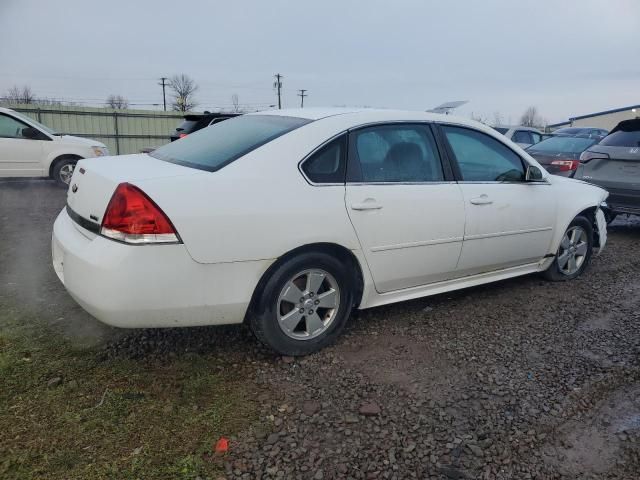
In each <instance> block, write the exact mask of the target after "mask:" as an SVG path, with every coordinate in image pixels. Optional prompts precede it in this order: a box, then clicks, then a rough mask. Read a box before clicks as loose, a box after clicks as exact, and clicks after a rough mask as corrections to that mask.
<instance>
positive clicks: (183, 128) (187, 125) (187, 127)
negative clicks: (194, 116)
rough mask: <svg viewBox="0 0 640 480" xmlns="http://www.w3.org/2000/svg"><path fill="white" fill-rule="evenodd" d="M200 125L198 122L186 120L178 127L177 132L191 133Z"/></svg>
mask: <svg viewBox="0 0 640 480" xmlns="http://www.w3.org/2000/svg"><path fill="white" fill-rule="evenodd" d="M197 124H198V120H185V121H184V122H182V123H181V124H180V125H178V126H177V127H176V132H180V133H191V130H193V129H194V128H195V126H196V125H197Z"/></svg>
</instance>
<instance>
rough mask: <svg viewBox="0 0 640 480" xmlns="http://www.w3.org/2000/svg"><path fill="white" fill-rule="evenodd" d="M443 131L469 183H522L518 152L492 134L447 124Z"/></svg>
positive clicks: (522, 174) (463, 177)
mask: <svg viewBox="0 0 640 480" xmlns="http://www.w3.org/2000/svg"><path fill="white" fill-rule="evenodd" d="M442 130H443V131H444V134H445V136H446V138H447V141H448V142H449V145H450V146H451V150H452V151H453V154H454V156H455V159H456V161H457V163H458V167H459V168H460V173H461V174H462V180H464V181H467V182H518V181H523V180H524V166H523V164H522V160H521V159H520V157H519V156H518V155H516V153H515V152H514V151H513V150H511V149H510V148H508V147H507V146H506V145H504V144H503V143H501V142H499V141H498V140H496V139H495V138H493V137H490V136H489V135H487V134H485V133H482V132H478V131H476V130H472V129H470V128H462V127H453V126H449V125H443V126H442Z"/></svg>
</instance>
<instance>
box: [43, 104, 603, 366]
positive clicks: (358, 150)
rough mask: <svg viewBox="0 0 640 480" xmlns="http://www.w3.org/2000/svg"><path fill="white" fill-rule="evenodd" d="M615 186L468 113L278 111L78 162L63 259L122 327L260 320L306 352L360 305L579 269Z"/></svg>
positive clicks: (268, 333) (61, 245)
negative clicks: (581, 176) (589, 178)
mask: <svg viewBox="0 0 640 480" xmlns="http://www.w3.org/2000/svg"><path fill="white" fill-rule="evenodd" d="M606 196H607V193H606V192H605V191H604V190H602V189H600V188H597V187H595V186H591V185H588V184H586V183H582V182H578V181H574V180H570V179H566V178H562V177H555V176H551V175H548V174H547V173H546V172H544V170H543V169H542V168H541V167H540V166H539V165H538V164H537V163H536V161H535V160H533V159H532V158H531V157H530V156H529V155H528V154H527V153H526V152H524V151H523V150H522V149H520V148H519V147H518V146H517V145H516V144H514V143H512V142H511V141H509V140H507V139H506V138H505V137H504V136H502V135H500V134H499V133H498V132H496V131H494V130H492V129H491V128H488V127H485V126H483V125H481V124H479V123H476V122H472V121H469V120H465V119H460V118H455V117H451V116H443V115H438V114H429V113H421V112H402V111H385V110H336V109H329V110H314V109H304V110H279V111H274V112H267V113H257V114H250V115H244V116H241V117H237V118H234V119H231V120H227V121H225V122H222V123H219V124H217V125H214V126H211V127H208V128H206V129H204V130H201V131H199V132H196V133H194V134H192V135H189V136H188V137H186V138H184V139H182V140H178V141H176V142H173V143H171V144H169V145H165V146H164V147H161V148H159V149H157V150H155V151H154V152H153V153H151V154H150V155H147V154H140V155H129V156H119V157H105V158H98V159H87V160H81V161H80V162H78V165H77V168H76V169H75V171H74V173H73V177H72V179H71V182H70V188H69V192H68V197H67V205H66V208H65V209H64V210H63V211H62V212H61V213H60V215H59V216H58V218H57V220H56V222H55V225H54V230H53V247H52V248H53V265H54V268H55V271H56V273H57V274H58V276H59V277H60V280H61V281H62V282H63V283H64V285H65V287H66V288H67V290H68V291H69V293H70V294H71V295H72V296H73V298H74V299H76V301H77V302H78V303H79V304H80V305H82V306H83V307H84V308H85V309H86V310H87V311H88V312H89V313H91V314H92V315H93V316H95V317H96V318H97V319H99V320H101V321H103V322H105V323H108V324H110V325H115V326H118V327H127V328H138V327H177V326H193V325H218V324H231V323H242V322H247V323H248V324H249V325H250V326H251V328H252V329H253V331H254V332H255V334H256V336H257V337H258V339H260V340H261V341H263V342H264V343H266V344H267V345H269V346H270V347H271V348H273V349H274V350H276V351H277V352H279V353H282V354H288V355H304V354H308V353H310V352H313V351H315V350H318V349H319V348H322V347H324V346H326V345H327V344H329V343H330V342H332V341H333V340H334V339H335V338H336V337H337V336H338V335H339V334H340V332H341V330H342V329H343V327H344V325H345V323H346V321H347V319H348V318H349V315H350V313H351V311H352V309H353V308H360V309H364V308H370V307H375V306H378V305H384V304H387V303H392V302H398V301H402V300H408V299H412V298H418V297H423V296H427V295H433V294H437V293H442V292H446V291H449V290H455V289H459V288H464V287H469V286H472V285H479V284H483V283H487V282H493V281H496V280H502V279H506V278H510V277H515V276H517V275H525V274H530V273H534V272H544V275H545V276H546V277H547V278H548V279H550V280H556V281H557V280H569V279H572V278H575V277H577V276H578V275H580V274H581V273H582V272H583V271H584V269H585V268H586V267H587V265H588V263H589V260H590V257H591V256H592V254H594V253H596V252H598V251H599V250H601V249H602V248H603V247H604V243H605V241H606V226H605V222H604V216H603V214H602V211H601V210H600V206H601V205H602V204H603V202H604V201H605V199H606ZM471 327H472V326H470V328H471Z"/></svg>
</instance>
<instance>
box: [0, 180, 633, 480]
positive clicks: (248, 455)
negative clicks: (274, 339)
mask: <svg viewBox="0 0 640 480" xmlns="http://www.w3.org/2000/svg"><path fill="white" fill-rule="evenodd" d="M63 205H64V192H63V191H62V190H60V189H57V188H56V187H55V186H53V185H52V184H51V183H50V182H46V181H33V182H24V181H20V182H17V181H16V182H1V183H0V333H6V334H7V336H6V337H0V349H3V348H6V346H7V345H8V346H10V344H11V341H12V340H11V338H13V337H12V336H11V335H10V332H11V331H14V330H15V329H16V328H20V326H22V325H26V324H28V323H32V324H33V325H43V326H46V328H47V329H50V331H51V332H52V333H51V336H52V337H53V338H57V339H60V341H61V342H63V345H64V348H65V349H67V350H68V351H69V353H68V357H67V358H68V359H69V361H72V360H73V359H74V358H76V359H77V358H83V359H88V360H87V361H91V362H93V364H94V365H95V368H98V369H100V368H102V369H103V370H102V371H104V370H107V371H108V370H109V369H110V368H111V367H110V366H111V365H114V363H110V362H127V365H128V366H129V368H133V369H140V370H143V371H152V372H156V371H159V369H161V371H162V372H164V373H163V374H164V375H165V380H167V385H166V388H167V389H169V390H170V389H171V388H178V387H176V385H178V384H179V383H180V382H186V381H188V377H189V375H190V370H189V369H190V368H191V365H192V364H193V369H194V372H197V373H198V375H201V374H202V365H203V363H202V362H205V363H204V364H205V365H206V366H207V368H209V365H215V368H216V369H217V370H219V371H220V372H226V376H223V377H220V379H219V381H224V382H227V383H224V384H222V383H216V384H212V385H211V386H210V387H207V386H206V385H209V384H206V385H205V387H201V391H200V393H201V394H204V395H205V396H206V393H207V391H206V388H211V389H212V390H211V391H210V393H212V394H213V393H214V392H213V389H223V390H225V391H226V392H228V396H227V397H226V398H228V399H229V401H228V402H227V404H226V405H227V406H228V407H229V408H230V409H232V410H234V409H238V411H240V410H241V409H239V407H238V403H240V402H243V400H242V399H246V402H248V403H250V404H251V405H252V407H251V409H250V412H249V413H247V414H246V419H245V420H246V421H244V422H238V421H234V422H233V424H232V426H231V424H229V425H227V424H226V423H225V421H226V420H225V421H223V422H222V424H220V425H218V424H216V425H217V426H216V428H217V430H216V432H215V438H217V437H218V435H219V434H220V433H222V434H226V435H227V436H228V437H229V438H230V440H231V441H230V445H229V451H228V453H227V454H226V455H225V456H221V457H212V456H211V452H207V451H204V450H202V448H201V447H198V448H195V447H193V448H192V447H191V446H189V447H188V448H189V449H192V450H193V451H190V452H187V453H189V457H188V458H189V459H191V460H190V462H191V463H190V464H189V465H191V467H189V468H187V469H186V470H185V468H186V467H184V468H182V470H180V469H178V470H170V469H169V465H170V464H172V460H173V459H171V458H165V460H164V461H165V462H166V464H165V463H162V460H158V459H157V458H156V459H155V460H154V462H156V463H154V465H155V467H154V470H153V471H151V470H146V471H145V470H142V473H137V474H136V475H135V476H131V478H136V477H137V478H192V479H196V478H200V479H204V478H214V479H217V478H229V479H231V478H246V479H256V478H262V479H266V478H282V479H297V478H301V479H307V478H309V479H316V480H319V479H333V478H353V479H406V478H419V479H424V478H434V479H436V478H438V479H465V478H468V479H472V478H479V479H529V478H536V479H546V478H565V479H589V478H592V479H604V478H612V479H613V478H616V479H637V478H640V443H639V440H640V361H639V357H640V321H639V320H640V313H639V309H638V307H639V306H640V296H639V294H640V268H639V267H640V222H639V221H637V220H633V219H631V220H629V219H619V220H617V221H616V222H615V223H614V225H613V226H612V227H611V229H610V232H609V243H608V246H607V249H606V250H605V252H604V253H603V254H602V255H601V256H600V257H597V258H595V259H594V261H593V262H592V264H591V266H590V268H589V269H588V270H587V272H586V273H585V274H584V275H583V276H582V277H581V278H579V279H577V280H575V281H572V282H567V283H562V284H552V283H547V282H545V281H543V280H542V279H541V278H540V277H538V276H527V277H523V278H519V279H514V280H509V281H504V282H500V283H497V284H492V285H488V286H483V287H478V288H473V289H468V290H463V291H458V292H455V293H450V294H444V295H439V296H436V297H430V298H425V299H420V300H415V301H411V302H406V303H402V304H396V305H391V306H386V307H380V308H376V309H372V310H367V311H363V312H359V313H358V314H357V315H356V316H355V318H353V319H352V321H351V322H350V324H349V325H348V327H347V329H346V331H345V333H344V335H343V336H342V337H341V338H340V339H339V340H338V342H337V343H336V344H335V345H334V346H332V347H330V348H328V349H326V350H324V351H322V352H320V353H318V354H315V355H312V356H309V357H306V358H303V359H292V358H286V357H275V356H273V355H272V354H270V353H269V352H268V351H266V350H265V349H263V348H262V347H260V346H259V345H257V344H256V342H255V340H254V339H253V337H252V336H251V335H250V333H249V332H248V331H247V330H246V329H245V328H244V327H223V328H194V329H172V330H137V331H122V330H115V329H111V328H108V327H105V326H103V325H101V324H100V323H98V322H97V321H95V320H94V319H92V318H91V317H90V316H89V315H88V314H86V313H85V312H84V311H83V310H82V309H81V308H80V307H78V306H77V305H76V304H75V303H74V302H73V300H72V299H71V298H70V297H69V296H68V295H67V294H66V292H65V290H64V288H63V287H62V285H60V283H59V282H58V279H57V278H56V276H55V274H54V272H53V270H52V268H51V263H50V250H49V248H50V246H49V239H50V234H51V226H52V223H53V219H54V218H55V216H56V215H57V213H58V211H59V210H60V209H61V208H62V207H63ZM2 312H5V314H4V316H3V313H2ZM6 312H10V313H11V314H10V315H7V314H6ZM43 328H44V327H43ZM7 332H9V333H7ZM25 335H26V334H25ZM29 335H34V334H33V333H31V334H29ZM3 338H4V340H3ZM7 338H8V339H9V340H7ZM28 338H31V337H28ZM33 338H35V337H33ZM3 342H4V343H3ZM0 353H1V350H0ZM83 361H84V360H83ZM15 362H16V360H15V358H14V357H7V358H5V360H4V363H3V361H2V357H0V375H2V371H3V370H2V369H3V368H4V369H6V371H13V370H11V369H12V368H13V363H15ZM206 362H212V363H206ZM178 364H179V365H180V366H181V368H182V369H183V370H181V372H182V373H181V374H182V375H183V376H184V377H186V378H182V379H174V381H172V379H171V378H170V377H167V375H170V373H169V374H167V371H169V372H172V370H171V368H172V367H173V366H174V365H178ZM151 366H153V368H155V369H156V370H149V369H150V368H151ZM211 368H214V367H211ZM49 374H51V375H53V373H49V372H47V375H49ZM41 375H45V374H44V373H43V374H41ZM78 375H79V378H76V379H74V381H76V382H77V383H79V387H77V388H79V389H80V390H82V385H83V384H87V385H88V384H90V380H91V379H90V378H89V376H90V375H91V371H88V372H85V373H82V372H80V373H78ZM83 375H84V377H83ZM194 375H195V373H194ZM0 381H2V380H0ZM48 381H50V380H49V379H48V378H47V376H46V375H45V376H44V377H43V378H40V379H38V382H35V383H34V385H33V386H32V387H30V388H31V390H24V391H21V393H20V396H18V395H17V394H14V392H12V391H5V392H4V393H2V392H0V421H3V418H4V422H5V424H4V425H8V426H9V430H11V428H12V427H13V426H14V425H19V424H20V422H23V421H24V417H21V416H19V415H18V414H17V413H14V412H15V411H18V410H19V405H20V402H22V401H25V400H24V399H25V398H27V397H28V396H30V395H31V396H32V395H37V392H38V391H40V390H42V389H47V388H49V387H47V385H44V386H43V383H44V384H46V383H47V382H48ZM60 382H61V383H62V387H61V388H67V384H68V383H69V382H68V379H67V378H62V379H61V380H60ZM101 382H102V383H101V384H100V387H101V388H100V389H98V388H97V387H96V388H95V391H93V390H92V391H91V392H89V393H91V395H93V396H91V402H92V404H93V403H95V402H97V401H99V400H100V396H99V392H101V391H102V390H103V389H108V388H112V389H115V388H117V386H116V385H112V383H114V382H115V380H114V379H113V378H111V377H107V378H105V379H102V380H101ZM174 384H175V385H174ZM11 385H14V384H11ZM5 388H7V387H6V385H5ZM11 388H15V387H13V386H11ZM20 388H22V387H20ZM123 388H124V387H123ZM138 388H143V387H138ZM163 388H165V387H163ZM180 388H182V387H180ZM202 388H204V389H205V390H202ZM38 389H40V390H38ZM34 392H36V393H34ZM89 393H87V397H88V396H89ZM107 398H109V397H107ZM127 398H128V397H127ZM145 398H149V399H152V398H155V397H152V395H151V393H149V394H148V396H147V397H145ZM181 398H184V397H176V400H175V401H176V402H180V401H181V400H180V399H181ZM232 399H233V400H232ZM3 401H4V402H5V405H4V406H8V407H7V408H6V409H3V403H2V402H3ZM145 401H147V400H141V402H142V403H144V402H145ZM149 401H151V400H149ZM222 401H224V399H223V400H222ZM234 402H238V403H234ZM128 405H129V404H128V403H124V404H123V406H122V409H124V410H125V411H124V412H121V415H125V414H126V415H129V412H128V411H127V409H128V408H130V407H129V406H128ZM176 405H177V407H174V410H170V409H169V410H167V409H165V410H161V411H160V412H159V413H158V415H157V416H156V417H155V419H156V422H157V423H158V424H160V425H161V424H162V423H163V422H164V421H165V418H164V417H165V416H166V417H167V418H168V417H171V419H172V421H173V422H174V424H173V425H174V427H173V428H177V429H178V430H179V428H180V427H179V425H180V424H181V423H180V422H182V423H183V424H184V425H187V424H189V420H190V419H191V418H192V417H193V416H194V415H195V413H194V412H196V411H198V410H197V408H196V407H197V405H195V404H194V407H193V409H192V408H191V407H189V408H184V409H181V408H180V404H179V403H177V404H176ZM216 405H218V404H216ZM74 408H77V407H75V406H74V404H69V405H67V407H66V410H67V412H69V411H71V413H73V409H74ZM131 408H132V407H131ZM216 408H222V407H220V406H219V405H218V406H216ZM14 409H15V410H14ZM243 415H245V414H243ZM127 418H129V417H127ZM224 418H226V417H224ZM224 418H223V420H224ZM236 420H237V419H236ZM73 421H75V420H73V419H72V420H69V422H71V423H69V425H72V424H73V423H72V422H73ZM82 421H83V420H82V419H79V420H78V422H82ZM102 421H103V422H106V423H104V424H101V425H102V427H101V428H102V430H100V431H99V432H98V431H96V432H95V433H96V435H95V437H96V440H95V441H94V444H95V445H94V447H95V448H98V449H99V448H101V447H105V448H106V445H107V444H108V443H109V431H110V430H109V428H107V427H105V425H108V421H109V419H108V418H104V419H102ZM145 421H148V419H145ZM135 422H136V420H135V419H134V420H132V421H131V424H132V425H133V424H135ZM175 422H177V423H175ZM28 425H29V424H28ZM176 425H177V426H176ZM147 427H148V428H152V427H153V425H150V426H147ZM5 428H6V427H5ZM35 428H36V426H35V425H33V426H28V427H24V428H22V430H20V432H18V429H17V428H16V430H15V432H14V433H12V436H5V438H4V440H0V457H5V458H6V457H7V455H8V453H10V454H11V455H12V457H10V458H13V460H11V461H10V462H6V461H5V463H4V464H3V463H2V462H3V461H2V460H1V459H0V473H3V472H4V473H5V475H7V476H8V478H10V475H11V474H12V473H15V472H22V473H23V474H24V478H29V476H28V474H29V473H30V470H29V469H30V466H31V463H30V462H32V463H33V464H34V465H35V464H38V465H39V468H40V469H41V470H38V471H39V472H40V473H41V474H42V476H43V477H46V476H47V475H46V468H48V467H47V465H48V464H46V463H42V462H41V459H40V458H39V457H26V456H24V455H23V456H20V452H21V449H23V448H26V447H25V443H24V441H23V439H24V437H25V435H29V434H30V433H31V434H33V431H31V430H32V429H35ZM131 428H133V426H132V427H131ZM185 428H186V427H185ZM212 428H213V427H212ZM132 431H133V430H131V431H130V430H123V431H122V432H121V433H120V435H123V438H125V439H127V438H129V437H130V436H132V435H133V433H131V432H132ZM16 432H18V433H16ZM88 433H91V430H88ZM38 435H40V436H42V437H43V438H46V436H47V432H39V433H38ZM198 435H203V436H205V437H206V435H207V432H203V431H198ZM211 435H213V434H210V435H209V436H211ZM128 436H129V437H128ZM8 437H9V438H8ZM215 438H213V439H214V440H215ZM205 440H206V441H205ZM210 440H211V438H208V437H207V438H204V439H203V442H204V443H205V444H208V443H207V442H209V441H210ZM165 441H166V442H168V443H167V444H166V445H167V446H166V448H169V449H170V448H173V447H174V445H172V444H171V439H165ZM186 441H187V440H186V439H184V438H183V437H180V436H179V435H176V437H175V442H186ZM132 445H134V444H132ZM42 448H43V449H44V448H45V447H42ZM66 448H68V449H69V448H71V449H73V448H76V447H66ZM77 448H78V449H80V448H81V447H80V446H78V447H77ZM207 448H209V447H207ZM152 449H153V445H145V449H144V450H140V451H138V453H137V454H135V455H138V457H139V458H144V456H145V455H151V453H148V451H149V450H152ZM108 451H109V452H111V450H108ZM54 453H55V452H54ZM68 453H69V452H68ZM71 453H74V452H71ZM134 453H135V452H134ZM183 453H184V452H183ZM51 455H53V453H51ZM109 455H111V453H110V454H109ZM127 455H129V454H127ZM132 455H133V454H132ZM85 456H89V453H83V452H79V453H77V455H76V457H77V458H76V457H74V460H73V461H74V462H75V463H74V468H76V470H73V471H74V472H80V473H79V476H78V478H82V477H83V476H84V478H92V476H93V477H95V478H129V477H127V476H125V475H122V476H118V475H117V474H116V475H115V476H112V477H109V476H108V475H104V476H101V474H98V473H95V474H94V473H92V472H98V471H101V470H95V469H94V470H91V469H90V467H89V465H92V467H91V468H98V467H99V466H100V465H101V463H100V462H103V463H108V462H110V461H111V460H113V459H111V458H108V456H107V457H105V456H104V455H103V456H102V457H100V456H97V457H96V456H94V457H91V460H88V459H85ZM166 456H169V455H166ZM138 457H136V458H138ZM119 458H120V460H119V461H120V462H121V463H122V465H125V464H127V463H126V462H134V461H138V460H136V458H133V457H132V458H131V459H130V458H129V457H128V456H126V455H120V457H119ZM154 458H155V457H154ZM158 462H160V463H158ZM210 464H211V465H213V467H212V466H211V465H210ZM43 465H44V466H43ZM96 465H97V466H96ZM3 468H4V470H3ZM43 468H44V469H45V470H42V469H43ZM82 469H84V470H82ZM34 471H35V470H34ZM82 472H84V474H82ZM138 472H140V471H138ZM145 472H146V474H145ZM185 472H186V473H185ZM31 473H32V472H31ZM132 475H133V474H132ZM0 476H2V475H0ZM16 476H17V475H16ZM52 478H55V476H54V477H52ZM74 478H75V477H74Z"/></svg>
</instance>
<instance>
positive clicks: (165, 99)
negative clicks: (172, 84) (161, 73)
mask: <svg viewBox="0 0 640 480" xmlns="http://www.w3.org/2000/svg"><path fill="white" fill-rule="evenodd" d="M167 80H168V78H167V77H161V78H160V81H161V82H162V83H159V84H158V85H162V105H163V106H164V111H165V112H166V111H167V95H166V94H165V90H164V88H165V86H166V85H167Z"/></svg>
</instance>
